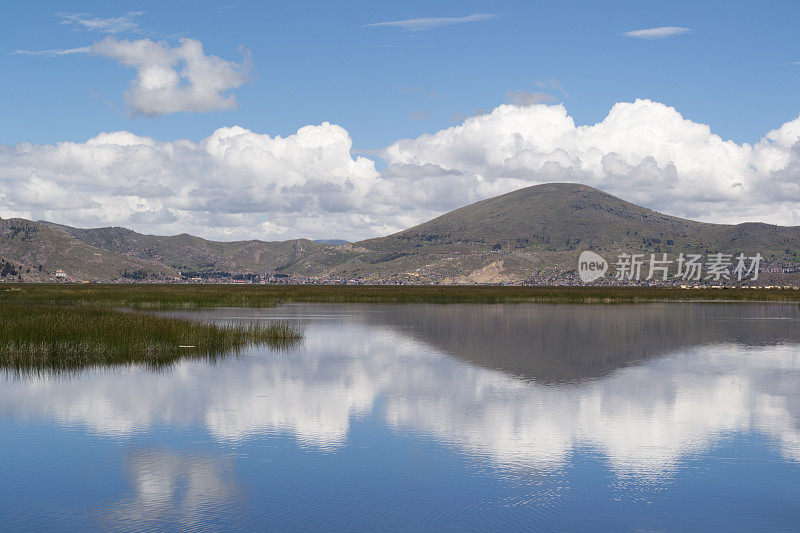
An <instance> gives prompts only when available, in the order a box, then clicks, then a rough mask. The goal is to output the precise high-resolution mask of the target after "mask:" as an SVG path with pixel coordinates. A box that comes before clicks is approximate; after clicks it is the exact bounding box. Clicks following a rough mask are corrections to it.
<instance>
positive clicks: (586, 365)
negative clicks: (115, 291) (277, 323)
mask: <svg viewBox="0 0 800 533" xmlns="http://www.w3.org/2000/svg"><path fill="white" fill-rule="evenodd" d="M181 314H182V315H186V316H193V317H197V318H204V319H208V318H213V319H216V320H220V321H230V320H261V319H273V318H276V317H279V318H281V319H284V320H290V321H296V322H297V323H299V324H301V325H302V326H303V327H304V330H305V340H304V342H303V345H302V346H301V347H299V348H297V349H296V350H294V351H292V352H289V353H271V352H269V351H267V350H266V349H262V348H253V349H251V350H250V351H248V352H245V353H244V354H242V355H241V356H238V357H232V358H230V359H227V360H224V361H221V362H218V363H216V364H209V363H205V362H200V361H188V360H187V361H182V362H179V363H177V364H176V365H175V366H174V367H173V368H172V369H170V370H166V371H163V372H150V371H146V370H143V369H141V368H138V367H130V368H126V369H94V370H90V371H86V372H83V373H79V374H77V375H74V376H70V377H58V376H52V377H48V376H41V377H29V378H19V377H16V378H14V377H8V378H7V379H6V381H5V382H4V383H3V384H2V387H0V417H10V418H11V419H12V420H37V421H40V422H44V423H55V424H56V425H57V426H59V427H65V426H66V427H71V428H75V429H77V430H80V431H88V432H90V433H92V434H95V435H99V436H101V438H107V437H113V438H122V439H127V438H131V437H133V436H136V435H143V434H147V433H148V432H149V431H152V430H154V429H155V428H161V427H172V428H192V429H193V430H195V431H200V432H202V433H204V434H206V435H207V436H208V437H209V438H210V439H211V440H212V441H213V442H216V443H218V444H220V445H223V446H234V447H236V446H242V445H244V444H246V443H248V442H250V441H252V440H254V439H262V438H270V437H276V436H279V437H286V436H289V437H291V438H293V439H295V440H296V442H297V444H298V445H299V446H300V447H301V449H304V450H306V451H308V452H311V453H327V454H330V453H334V454H335V453H336V452H337V451H339V450H342V449H344V448H345V447H346V446H347V444H348V439H349V436H350V432H351V430H352V427H353V425H354V424H357V423H358V421H359V420H360V419H362V418H364V417H367V416H371V417H375V418H377V419H378V420H381V423H382V424H383V425H385V426H386V427H388V428H389V429H390V430H391V431H393V432H395V433H397V434H399V435H409V436H422V437H425V438H431V439H432V440H433V441H435V442H437V443H440V444H442V445H444V446H446V447H448V448H452V449H455V450H458V451H460V452H463V453H466V454H467V455H468V456H469V457H471V458H472V459H473V460H474V461H477V462H480V463H483V464H488V465H492V467H493V468H500V469H502V470H504V471H506V472H516V473H522V472H528V473H531V472H539V473H543V472H558V471H561V470H563V469H564V468H566V467H567V466H568V465H569V463H570V460H571V457H572V456H573V455H574V454H575V453H576V450H579V449H587V448H588V449H591V450H594V451H596V452H597V453H598V454H599V455H600V456H601V457H602V458H603V459H602V460H603V462H604V463H605V465H606V466H607V467H608V468H609V470H610V471H611V472H613V474H614V475H615V476H618V477H619V478H620V479H624V478H629V477H631V476H633V477H634V478H637V479H640V480H643V481H646V482H648V483H659V482H667V481H668V480H669V479H670V477H671V476H672V475H673V474H674V473H675V472H676V471H677V470H678V469H679V467H680V464H681V462H682V461H684V460H686V459H689V458H692V457H697V456H698V455H699V454H703V453H705V452H707V451H709V450H711V449H712V448H713V447H714V446H715V445H717V444H719V443H721V442H724V441H725V440H726V439H729V438H731V437H732V436H735V435H741V434H755V435H760V436H762V437H764V438H766V439H767V440H768V441H769V442H770V443H771V445H772V446H774V448H775V450H776V453H777V455H778V456H779V457H780V458H781V460H783V461H787V462H793V463H796V462H800V394H798V391H800V327H798V326H800V312H798V307H797V306H796V305H767V304H764V305H761V304H747V305H737V304H720V303H715V304H696V303H695V304H675V303H670V304H639V305H613V306H611V305H609V306H569V305H565V306H559V305H514V306H490V305H449V306H438V305H397V306H391V305H316V304H315V305H311V304H308V305H288V306H282V307H279V308H276V309H262V310H249V309H226V310H220V309H211V310H205V311H199V312H186V313H181ZM169 453H175V454H178V455H180V453H179V452H177V451H171V452H169ZM169 453H167V452H165V451H163V450H161V451H159V450H155V451H154V450H148V451H141V450H140V451H135V452H132V453H131V455H130V460H129V465H128V467H127V468H128V469H129V470H130V471H131V473H130V476H131V479H133V480H134V485H135V487H136V489H135V490H136V491H137V494H136V495H134V496H131V497H129V498H126V499H125V500H124V501H123V502H121V503H118V504H116V505H115V506H113V508H112V509H111V510H108V509H106V510H104V511H103V513H102V514H103V516H105V517H109V516H110V517H114V516H134V515H136V513H137V512H140V511H141V510H142V509H143V508H150V507H153V506H154V505H156V504H155V503H153V502H155V501H156V500H157V501H158V502H159V503H158V505H172V504H174V505H176V506H180V507H181V508H182V509H184V510H186V509H188V511H187V512H189V511H191V510H192V509H193V505H194V501H195V499H197V498H200V499H201V500H202V498H204V497H211V498H212V499H214V498H217V496H216V493H215V492H214V491H223V492H224V491H228V492H232V493H236V494H238V493H239V490H238V488H236V487H237V484H236V483H235V481H232V480H230V479H227V478H226V476H227V474H222V473H221V472H223V471H224V470H225V469H226V468H232V467H229V466H228V467H224V468H223V467H220V466H211V467H209V466H203V465H205V463H206V462H207V461H205V460H202V459H196V458H195V459H191V458H186V457H184V458H177V459H176V458H172V457H171V456H170V455H169ZM200 457H201V458H202V455H201V456H200ZM211 463H213V464H214V465H217V464H227V463H225V461H222V462H221V463H220V460H216V462H214V461H211ZM198 464H200V467H198V466H197V465H198ZM154 465H155V466H154ZM198 468H200V471H201V473H202V476H200V477H202V478H203V479H208V480H209V481H208V482H209V483H212V485H213V487H211V488H204V489H202V490H191V489H187V491H186V492H185V496H184V497H183V498H182V499H180V498H179V499H177V500H175V498H174V497H173V499H169V498H167V499H166V500H165V499H164V498H161V497H158V496H159V493H158V490H161V489H158V488H154V486H152V485H150V484H148V480H155V481H154V483H155V484H156V485H158V486H162V485H163V483H162V482H161V481H159V479H161V480H162V481H163V480H164V479H168V480H169V479H172V478H174V477H176V476H177V477H180V476H183V475H184V474H185V476H193V475H194V474H192V472H195V471H197V469H198ZM143 469H150V470H149V472H150V473H149V474H148V473H147V472H143V471H142V470H143ZM153 469H155V471H153ZM204 469H205V470H204ZM162 471H163V472H162ZM192 479H193V481H192V482H194V483H200V481H199V478H197V477H195V478H192ZM170 483H175V482H174V481H170ZM183 483H189V482H188V481H187V480H184V481H183ZM189 486H191V485H189ZM148 491H156V492H153V493H150V492H148ZM153 494H155V496H156V497H153ZM198 494H199V495H198ZM209 494H210V496H209ZM148 498H149V499H148ZM223 499H224V498H223ZM164 502H166V503H164ZM170 502H172V503H170ZM201 506H202V505H201ZM187 520H188V518H187Z"/></svg>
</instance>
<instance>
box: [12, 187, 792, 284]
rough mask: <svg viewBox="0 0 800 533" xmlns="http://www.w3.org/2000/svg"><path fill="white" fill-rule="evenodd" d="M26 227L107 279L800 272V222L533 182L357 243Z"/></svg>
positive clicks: (460, 279)
mask: <svg viewBox="0 0 800 533" xmlns="http://www.w3.org/2000/svg"><path fill="white" fill-rule="evenodd" d="M3 223H4V224H5V225H6V226H8V225H9V224H11V223H12V221H3ZM14 224H15V225H16V227H22V226H24V225H25V224H27V225H28V226H26V227H30V228H38V231H39V233H38V234H37V237H36V244H33V243H32V242H29V241H26V240H25V238H23V237H22V233H20V231H21V230H13V231H11V233H9V231H10V230H9V231H5V233H4V234H3V235H4V237H3V238H4V241H3V246H4V248H2V250H3V254H4V255H3V258H5V259H13V260H16V261H20V262H21V263H24V264H25V265H33V266H37V265H38V264H42V265H45V267H46V268H47V269H51V268H54V267H56V265H59V266H58V268H64V269H67V268H71V269H75V272H84V273H85V275H87V276H88V275H90V274H91V275H92V276H94V277H97V278H100V277H104V278H106V279H112V278H113V276H114V275H115V273H117V275H118V273H119V272H124V271H125V269H128V270H129V271H131V270H132V269H136V270H142V269H145V270H146V269H148V268H149V269H150V270H148V272H153V275H158V276H164V277H168V276H170V275H175V274H176V273H177V271H181V272H184V273H185V272H207V273H212V272H230V273H259V272H265V271H271V272H280V273H284V274H285V275H290V276H306V277H311V278H324V279H332V278H336V279H354V278H355V279H360V280H362V281H366V282H418V283H453V282H455V283H502V282H513V283H520V282H534V283H563V282H566V281H569V280H571V279H573V278H574V268H575V265H576V260H577V256H578V254H579V253H580V252H581V251H583V250H594V251H596V252H598V253H600V254H602V255H604V256H605V257H606V258H608V259H609V260H612V261H613V259H614V258H615V256H616V254H618V253H622V252H625V253H644V254H650V253H656V254H660V253H668V254H670V255H672V256H677V254H678V253H681V252H683V253H699V254H708V253H716V252H723V253H732V254H735V253H739V252H743V253H745V254H747V255H753V254H755V253H760V254H762V256H764V259H765V267H766V269H765V273H766V274H769V275H767V276H766V277H764V278H763V280H766V281H765V282H771V281H775V282H781V281H782V280H783V281H786V280H789V281H791V280H792V279H794V278H796V277H800V276H798V275H797V274H796V273H797V272H798V271H800V261H799V260H798V257H797V253H798V251H800V228H798V227H783V226H774V225H769V224H760V223H744V224H737V225H724V224H708V223H703V222H696V221H693V220H687V219H683V218H678V217H672V216H669V215H665V214H662V213H658V212H655V211H652V210H650V209H646V208H643V207H640V206H637V205H635V204H632V203H630V202H627V201H625V200H622V199H620V198H617V197H615V196H612V195H610V194H607V193H604V192H602V191H600V190H597V189H594V188H592V187H588V186H585V185H580V184H573V183H550V184H545V185H536V186H532V187H526V188H524V189H520V190H517V191H513V192H510V193H508V194H504V195H502V196H497V197H495V198H490V199H488V200H483V201H481V202H477V203H474V204H471V205H468V206H465V207H462V208H460V209H456V210H455V211H452V212H450V213H447V214H444V215H442V216H440V217H437V218H435V219H433V220H430V221H428V222H425V223H424V224H420V225H419V226H415V227H413V228H410V229H407V230H405V231H401V232H399V233H396V234H394V235H389V236H387V237H381V238H376V239H368V240H364V241H360V242H355V243H345V244H324V243H320V242H314V241H311V240H308V239H295V240H290V241H281V242H265V241H258V240H250V241H237V242H215V241H209V240H206V239H202V238H199V237H194V236H192V235H187V234H182V235H175V236H169V237H162V236H155V235H143V234H140V233H136V232H134V231H131V230H128V229H125V228H97V229H79V228H71V227H67V226H59V225H55V224H49V223H34V222H28V221H19V220H17V221H15V222H13V224H12V225H14ZM14 231H16V232H17V233H14ZM23 233H24V232H23ZM12 234H13V235H12ZM9 239H10V240H9ZM62 249H64V250H68V252H67V253H61V250H62ZM98 257H100V258H102V261H101V260H98V259H95V258H98ZM91 261H95V263H91ZM62 263H63V265H62ZM0 268H2V267H0ZM26 268H27V267H26ZM787 276H788V277H787Z"/></svg>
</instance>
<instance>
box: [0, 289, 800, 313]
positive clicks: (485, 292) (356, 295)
mask: <svg viewBox="0 0 800 533" xmlns="http://www.w3.org/2000/svg"><path fill="white" fill-rule="evenodd" d="M2 301H17V302H26V303H33V302H38V303H60V304H69V305H80V306H84V305H88V306H111V307H130V308H134V309H175V308H193V307H255V308H263V307H274V306H275V305H277V304H279V303H285V302H329V303H439V304H448V303H532V302H550V303H631V302H651V301H784V302H785V301H794V302H797V301H800V291H796V290H792V289H771V290H768V289H741V288H725V289H711V288H707V289H706V288H704V289H680V288H673V287H664V288H659V287H509V286H430V285H428V286H425V285H413V286H409V285H403V286H386V285H383V286H382V285H168V284H164V285H113V284H108V285H100V284H97V285H95V284H92V285H73V284H14V285H10V284H9V285H8V286H6V287H2V286H0V302H2Z"/></svg>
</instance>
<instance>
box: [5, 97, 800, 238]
mask: <svg viewBox="0 0 800 533" xmlns="http://www.w3.org/2000/svg"><path fill="white" fill-rule="evenodd" d="M352 145H353V142H352V139H351V138H350V135H349V134H348V132H347V131H346V130H345V129H344V128H342V127H340V126H337V125H334V124H329V123H322V124H319V125H313V126H305V127H303V128H300V129H299V130H298V131H297V133H295V134H293V135H289V136H287V137H279V136H276V137H272V136H270V135H266V134H261V133H257V132H253V131H250V130H247V129H244V128H241V127H237V126H233V127H226V128H220V129H218V130H216V131H214V132H213V133H212V134H211V135H210V136H208V137H207V138H206V139H203V140H200V141H196V142H195V141H188V140H174V141H168V142H162V141H156V140H154V139H151V138H147V137H141V136H137V135H135V134H133V133H130V132H109V133H101V134H99V135H98V136H96V137H95V138H93V139H90V140H88V141H86V142H83V143H74V142H63V143H58V144H55V145H35V144H30V143H20V144H17V145H11V146H9V145H5V146H0V216H3V217H8V216H12V215H21V216H26V217H27V218H30V217H33V218H36V219H47V220H53V221H56V222H60V223H65V224H71V225H77V226H84V227H87V226H105V225H120V226H127V227H131V228H133V229H136V230H138V231H145V232H148V233H159V234H170V233H180V232H184V231H186V232H190V233H194V234H199V235H201V236H204V237H208V238H216V239H228V240H230V239H243V238H261V239H288V238H295V237H310V238H330V237H337V238H343V239H347V240H358V239H362V238H367V237H374V236H380V235H385V234H388V233H391V232H394V231H398V230H401V229H404V228H406V227H410V226H412V225H414V224H417V223H420V222H423V221H425V220H427V219H430V218H433V217H434V216H437V215H439V214H441V213H443V212H445V211H447V210H450V209H453V208H456V207H460V206H462V205H465V204H467V203H470V202H474V201H478V200H482V199H485V198H488V197H491V196H495V195H498V194H503V193H506V192H509V191H512V190H515V189H518V188H521V187H525V186H529V185H535V184H539V183H546V182H553V181H570V182H580V183H585V184H587V185H591V186H595V187H598V188H600V189H603V190H605V191H608V192H610V193H612V194H616V195H618V196H621V197H622V198H624V199H626V200H629V201H632V202H635V203H638V204H640V205H644V206H646V207H649V208H652V209H656V210H659V211H662V212H665V213H668V214H672V215H676V216H684V217H689V218H695V219H701V220H705V221H709V222H729V223H739V222H744V221H760V222H769V223H776V224H787V225H797V224H800V209H799V208H798V206H799V205H800V203H798V202H800V117H798V118H797V119H795V120H792V121H790V122H787V123H786V124H784V125H782V126H781V127H780V128H777V129H775V130H773V131H770V132H768V133H767V134H766V135H765V136H764V137H763V138H762V139H761V140H760V141H758V142H756V143H753V144H750V143H742V144H740V143H736V142H734V141H730V140H724V139H722V138H720V137H719V136H717V135H715V134H714V133H713V132H712V131H711V129H710V128H709V126H707V125H705V124H699V123H696V122H693V121H691V120H688V119H686V118H684V117H683V116H681V114H680V113H679V112H678V111H677V110H675V109H674V108H672V107H669V106H666V105H663V104H660V103H657V102H652V101H649V100H637V101H635V102H626V103H619V104H616V105H615V106H614V107H613V108H612V109H611V111H610V112H609V113H608V115H607V116H606V117H605V118H604V119H603V120H602V121H601V122H598V123H596V124H591V125H585V126H578V125H576V124H575V122H574V120H573V119H572V117H570V116H569V114H568V113H567V110H566V109H565V107H564V106H563V105H544V104H534V105H528V106H518V105H501V106H499V107H497V108H496V109H494V110H493V111H491V112H489V113H486V114H481V115H478V116H473V117H468V118H465V119H463V122H462V123H460V124H458V125H455V126H453V127H451V128H447V129H443V130H441V131H438V132H436V133H433V134H427V135H422V136H420V137H418V138H416V139H403V140H399V141H397V142H396V143H394V144H392V145H391V146H389V147H387V148H386V149H384V150H383V151H382V152H381V155H382V157H383V158H385V160H386V163H387V166H386V168H385V169H383V170H381V171H380V172H379V171H378V170H377V169H376V167H375V162H374V161H373V160H372V159H369V158H367V157H364V156H353V155H352V154H351V150H352Z"/></svg>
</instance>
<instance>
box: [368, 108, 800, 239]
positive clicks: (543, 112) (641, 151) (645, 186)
mask: <svg viewBox="0 0 800 533" xmlns="http://www.w3.org/2000/svg"><path fill="white" fill-rule="evenodd" d="M798 141H800V117H798V118H797V119H795V120H793V121H791V122H788V123H786V124H784V125H783V126H782V127H781V128H779V129H776V130H774V131H771V132H769V133H768V134H767V135H766V136H765V137H764V138H763V139H762V140H760V141H759V142H757V143H755V144H749V143H743V144H738V143H736V142H733V141H726V140H723V139H722V138H720V137H719V136H717V135H715V134H713V133H712V132H711V129H710V128H709V126H707V125H705V124H698V123H696V122H692V121H691V120H688V119H686V118H684V117H683V116H681V114H680V113H679V112H678V111H677V110H675V109H674V108H672V107H669V106H666V105H663V104H660V103H657V102H652V101H650V100H636V101H635V102H632V103H618V104H616V105H614V107H613V108H612V109H611V111H610V112H609V114H608V116H606V118H605V119H604V120H603V121H601V122H599V123H597V124H593V125H587V126H576V125H575V123H574V120H573V119H572V117H570V116H569V115H568V114H567V110H566V109H565V108H564V106H562V105H551V106H548V105H532V106H517V105H502V106H500V107H498V108H496V109H495V110H494V111H492V112H491V113H489V114H486V115H481V116H475V117H471V118H467V119H466V120H465V121H464V122H463V123H462V124H459V125H457V126H454V127H451V128H448V129H445V130H441V131H439V132H436V133H434V134H430V135H422V136H420V137H418V138H416V139H404V140H400V141H398V142H396V143H394V144H392V145H391V146H389V147H388V148H386V150H385V151H384V153H383V157H384V158H385V159H386V160H387V163H388V164H389V168H388V171H389V172H390V173H391V174H392V175H393V176H394V180H393V186H392V187H389V188H387V191H386V196H385V198H386V200H387V201H390V199H391V198H397V197H398V196H397V195H398V194H399V191H400V190H408V188H413V190H415V191H417V193H418V194H423V195H425V194H426V192H427V191H430V192H431V195H430V196H428V197H426V199H425V201H426V202H432V203H433V204H434V205H438V206H439V207H440V208H442V209H449V208H452V207H456V206H457V205H460V203H461V202H465V201H472V200H478V199H482V198H486V197H488V196H491V195H494V194H500V193H503V192H508V191H510V190H514V189H516V188H519V187H523V186H527V185H534V184H538V183H545V182H552V181H572V182H581V183H585V184H587V185H592V186H595V187H599V188H601V189H603V190H606V191H608V192H610V193H612V194H617V195H619V196H622V197H623V198H625V199H627V200H630V201H633V202H637V203H640V204H644V205H646V206H647V207H651V208H655V209H659V210H663V211H665V212H667V213H669V214H674V215H679V216H690V217H696V218H700V219H703V220H708V221H713V222H743V221H748V220H756V221H764V222H772V223H783V224H798V223H800V210H798V208H797V204H796V201H797V198H798V196H797V193H796V192H795V191H797V190H798V189H799V188H800V168H798V162H799V161H800V147H798V144H797V143H798ZM412 169H413V171H412ZM426 169H436V171H435V172H427V171H426ZM450 171H457V172H458V174H457V175H456V174H448V175H447V176H448V177H447V178H446V179H447V180H448V181H449V182H450V183H449V184H448V186H449V187H452V188H453V190H455V191H459V194H455V195H446V196H444V197H442V198H438V199H437V198H435V197H434V196H433V195H435V194H436V192H435V191H436V190H437V188H438V185H439V184H440V183H441V181H442V177H441V176H442V173H443V172H450ZM449 199H452V202H448V200H449Z"/></svg>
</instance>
